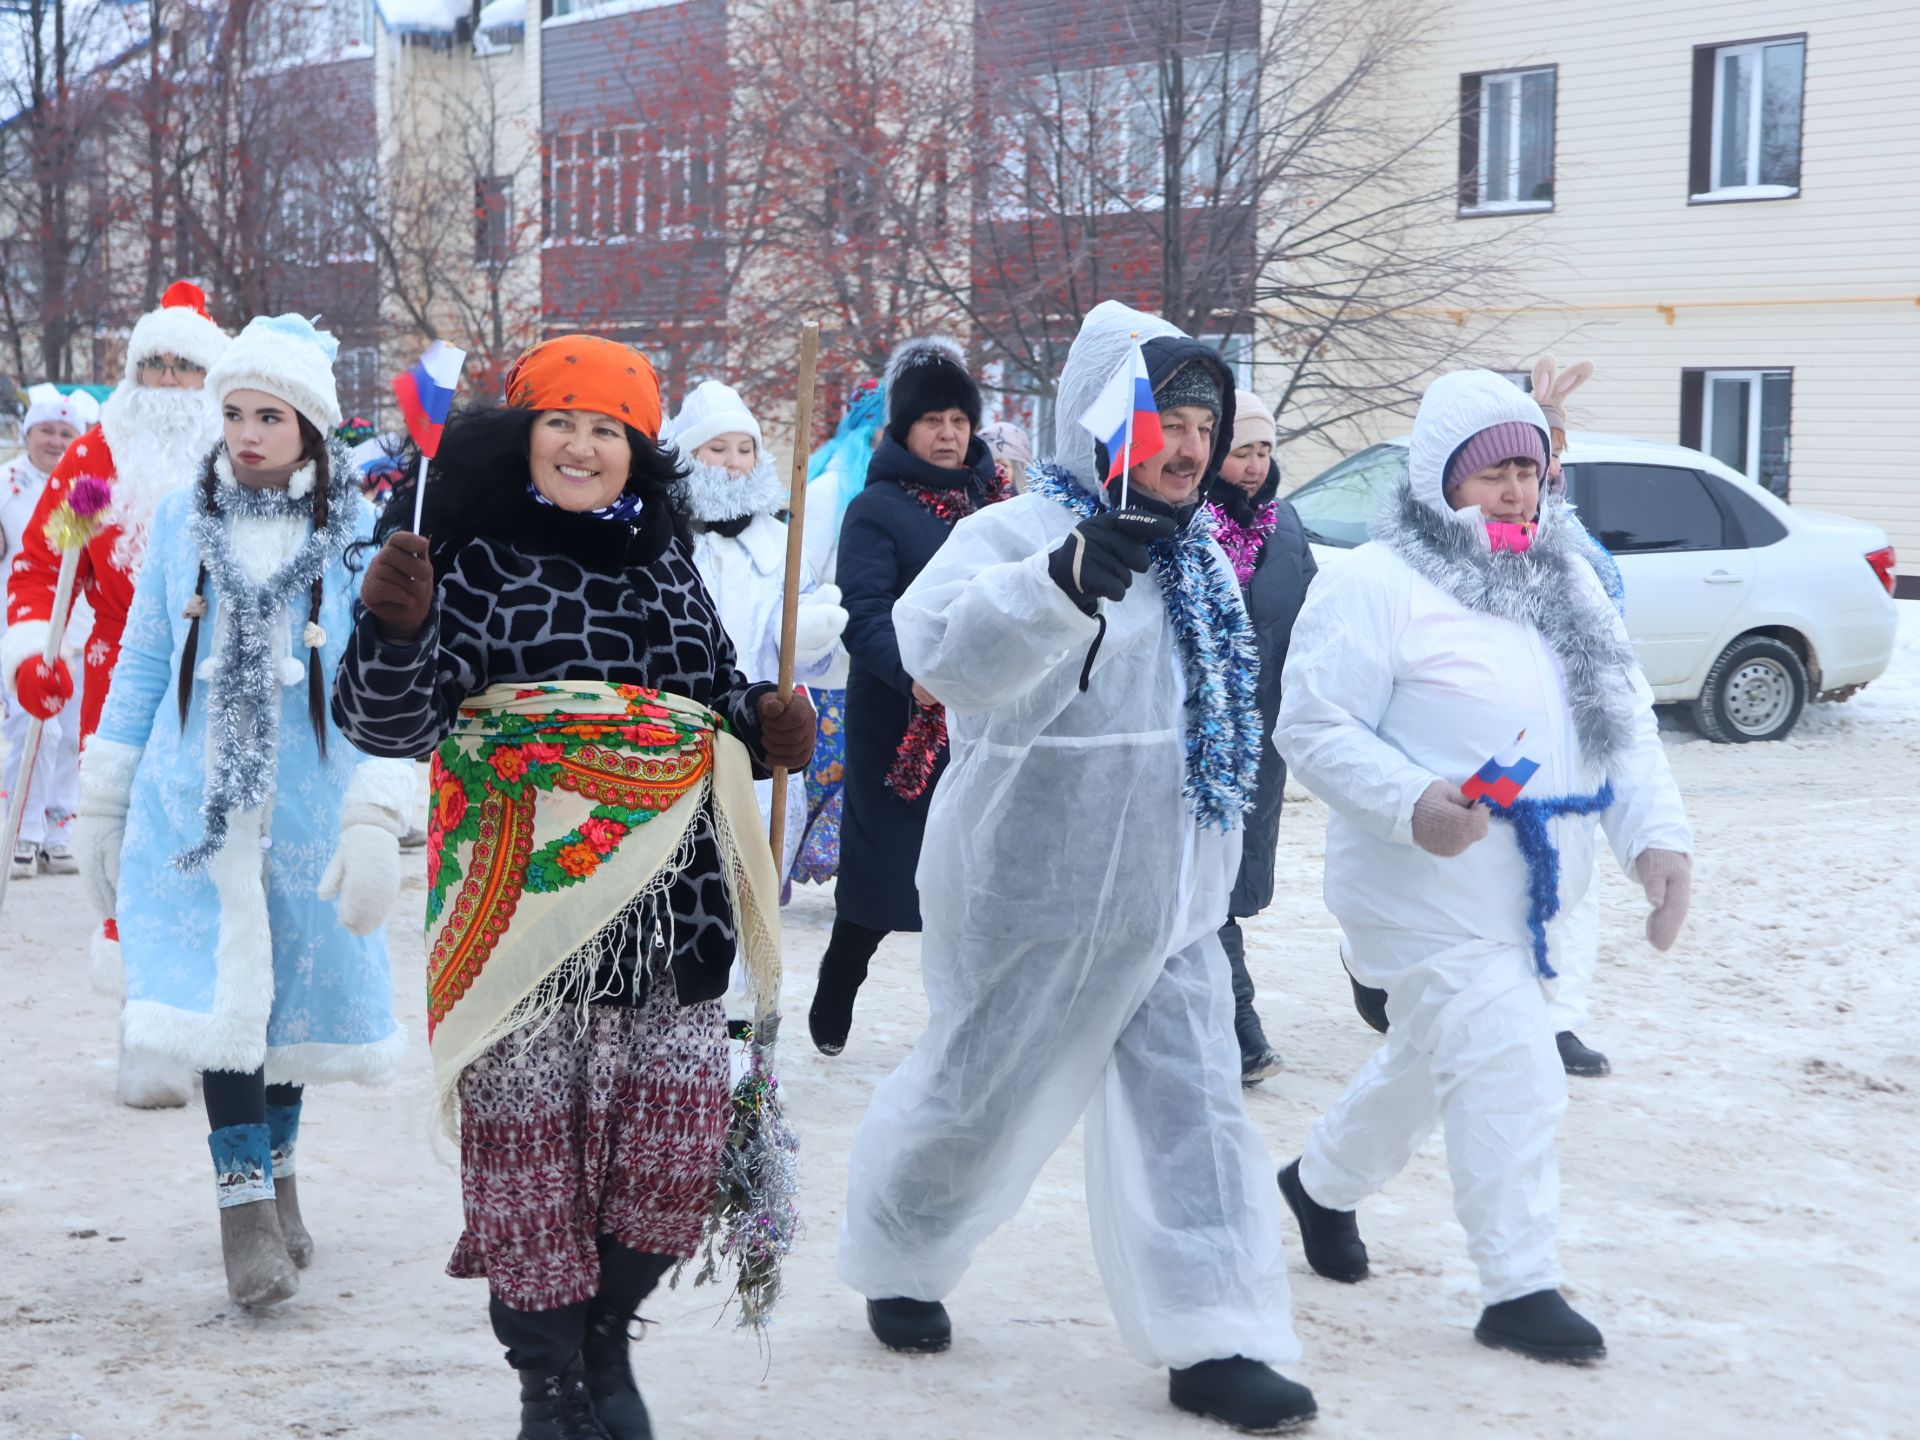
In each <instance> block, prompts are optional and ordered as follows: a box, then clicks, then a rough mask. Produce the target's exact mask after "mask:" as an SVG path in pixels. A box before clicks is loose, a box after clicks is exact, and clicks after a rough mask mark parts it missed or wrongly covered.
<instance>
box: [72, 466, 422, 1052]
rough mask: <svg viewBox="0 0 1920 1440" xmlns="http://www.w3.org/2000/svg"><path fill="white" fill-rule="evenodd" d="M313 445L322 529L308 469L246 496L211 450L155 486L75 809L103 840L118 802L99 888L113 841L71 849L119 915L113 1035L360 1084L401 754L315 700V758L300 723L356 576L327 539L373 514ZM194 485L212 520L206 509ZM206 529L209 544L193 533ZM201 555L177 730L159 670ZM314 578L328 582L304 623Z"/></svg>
mask: <svg viewBox="0 0 1920 1440" xmlns="http://www.w3.org/2000/svg"><path fill="white" fill-rule="evenodd" d="M331 459H332V463H331V465H330V467H329V468H330V469H331V471H332V478H331V481H330V483H329V486H328V498H329V509H330V519H329V523H328V524H327V526H326V527H325V529H324V530H316V529H315V527H314V525H313V521H312V514H313V510H312V500H311V494H312V487H313V481H314V467H312V466H308V467H305V468H303V469H302V470H300V471H298V472H296V474H295V475H294V477H293V482H292V485H291V486H290V488H289V490H288V491H287V492H284V494H282V495H279V496H276V497H274V498H272V499H270V500H263V499H261V498H260V497H261V495H262V494H264V493H265V492H243V491H242V490H241V489H240V487H239V486H238V485H237V484H236V483H235V481H234V480H233V478H232V471H231V469H230V468H228V465H227V461H226V457H225V453H224V451H217V452H216V455H215V458H214V459H213V460H212V461H211V462H210V465H211V468H212V472H213V478H212V479H211V481H209V479H208V477H207V476H206V475H205V474H204V473H203V475H202V477H201V479H200V480H198V481H196V482H195V484H194V485H193V486H191V487H189V488H188V489H186V490H183V491H180V492H177V493H175V494H173V495H170V496H168V497H167V499H166V500H164V501H163V502H161V505H160V507H159V510H158V512H157V513H156V515H155V518H154V523H153V530H152V534H151V538H150V540H149V542H148V549H147V554H146V558H145V562H144V564H143V567H142V570H141V573H140V580H139V584H138V587H137V588H136V590H135V593H134V599H133V607H132V610H131V611H130V612H129V614H128V617H127V627H126V633H125V635H124V637H123V639H122V642H121V650H120V659H119V663H118V665H117V666H116V667H115V669H114V673H113V688H112V690H111V692H110V693H109V695H108V698H107V704H106V709H105V712H104V713H103V715H102V717H101V722H100V730H99V733H98V734H97V735H96V736H94V737H93V740H92V741H91V743H90V744H89V746H88V749H87V761H86V766H85V769H86V771H87V774H86V775H85V776H84V780H85V785H84V789H85V791H86V794H85V795H83V798H82V804H81V810H82V815H83V817H85V821H86V823H87V824H89V825H92V826H94V827H98V828H100V829H104V830H106V831H107V832H108V833H109V836H110V831H111V821H112V812H113V810H114V809H115V803H116V800H118V803H119V807H120V808H121V809H122V811H123V813H124V817H125V818H124V824H125V832H124V843H123V844H121V845H120V847H119V858H118V865H119V873H118V888H117V892H116V891H115V889H114V888H113V883H112V874H113V857H112V855H111V848H112V847H111V845H110V843H108V842H99V841H96V842H83V844H82V850H83V856H82V859H83V864H85V863H86V862H88V861H92V860H95V858H96V856H98V857H100V860H99V862H98V863H96V864H92V865H88V866H87V868H88V872H89V878H90V880H93V883H94V885H95V893H96V898H97V899H99V900H100V901H101V903H103V904H105V903H107V902H109V901H110V902H112V904H113V906H114V912H115V916H116V919H117V921H118V923H119V930H120V946H121V955H122V959H123V961H124V963H125V967H126V984H127V1005H126V1022H125V1023H126V1037H127V1042H128V1043H129V1044H130V1045H135V1046H140V1047H144V1048H149V1049H153V1050H157V1051H160V1052H162V1053H165V1054H168V1055H173V1056H176V1057H178V1058H179V1059H181V1060H183V1061H185V1062H187V1063H188V1064H191V1065H192V1066H194V1067H195V1068H196V1069H201V1070H212V1069H218V1070H237V1071H252V1070H255V1069H257V1068H259V1067H260V1066H261V1065H262V1064H263V1063H264V1064H265V1066H266V1078H267V1080H268V1082H269V1083H280V1082H286V1083H293V1084H305V1083H308V1082H311V1081H319V1080H341V1079H348V1080H358V1081H363V1082H372V1081H378V1080H380V1079H383V1078H385V1077H386V1076H387V1074H388V1073H389V1072H390V1071H391V1070H392V1068H393V1067H394V1065H395V1063H396V1062H397V1061H398V1059H399V1057H400V1055H401V1053H402V1051H403V1050H404V1048H405V1043H406V1037H405V1033H404V1032H403V1031H402V1030H401V1028H400V1027H399V1026H398V1025H397V1024H395V1022H394V1018H393V982H392V977H391V974H390V972H389V969H388V963H387V945H386V938H385V934H384V930H383V929H382V926H383V923H384V920H385V910H386V906H387V905H388V904H390V903H391V900H392V897H393V891H394V889H395V888H397V885H398V860H397V850H396V849H395V846H396V844H397V837H398V835H399V834H400V833H401V831H402V830H403V829H404V828H405V825H406V821H407V817H408V815H409V813H410V811H411V807H412V795H413V771H412V766H411V765H410V764H408V763H407V762H405V761H396V760H376V759H372V758H370V757H368V756H366V755H364V754H362V753H361V752H360V751H358V750H356V749H354V748H353V746H352V745H351V744H350V743H349V742H348V741H347V739H346V737H345V736H343V735H342V734H341V733H340V732H339V730H338V729H336V728H335V727H334V725H333V722H332V719H331V718H330V716H328V715H327V709H328V707H327V706H325V705H323V706H322V707H321V712H322V716H323V723H324V724H325V726H326V734H327V747H326V758H325V759H322V758H321V754H320V749H319V746H318V744H317V743H316V741H315V737H314V732H313V727H312V723H311V721H310V720H309V718H308V684H309V676H308V663H309V651H310V650H316V649H317V651H318V659H319V664H320V674H321V676H322V677H323V679H326V678H330V677H331V676H332V675H333V674H334V672H335V669H336V668H337V666H338V665H339V663H340V656H341V652H342V651H343V650H344V648H345V646H346V643H347V639H348V636H349V635H350V634H351V633H352V628H353V626H352V615H351V609H352V604H353V599H354V597H355V595H356V594H357V593H358V591H359V575H358V573H357V572H354V571H349V570H348V568H347V565H346V563H345V552H346V550H347V547H348V546H349V545H350V544H352V543H353V542H354V541H356V540H363V539H366V538H367V537H368V536H369V535H370V534H371V533H372V529H373V512H372V510H371V508H370V507H369V506H368V505H367V503H366V501H365V500H363V499H362V498H361V497H360V495H359V494H358V492H357V491H356V490H355V489H354V488H353V486H352V484H351V476H352V473H353V472H352V468H351V466H350V465H348V464H347V463H346V459H345V455H344V452H340V451H338V450H337V449H336V451H335V453H334V455H333V456H332V457H331ZM210 483H211V485H212V486H213V487H214V491H215V493H216V494H217V495H218V497H219V502H220V510H221V514H220V515H218V516H210V515H208V513H207V510H206V496H207V493H208V488H209V484H210ZM276 508H277V510H278V511H280V512H283V513H265V512H271V511H274V510H275V509H276ZM250 510H251V511H253V512H257V513H246V512H248V511H250ZM215 529H217V530H218V531H219V532H220V533H221V534H224V536H225V537H226V544H225V546H224V548H222V547H221V546H219V545H217V544H216V545H209V544H207V543H205V542H206V541H207V540H208V539H209V536H210V535H211V534H212V533H213V531H214V530H215ZM209 552H211V553H209ZM203 556H204V557H205V558H206V561H207V571H208V578H207V583H206V586H205V591H204V603H205V613H204V615H203V616H202V619H201V622H200V631H199V636H198V639H197V650H196V660H195V665H194V683H193V691H192V699H191V704H190V706H189V709H188V711H187V717H186V722H185V725H184V726H183V725H182V723H181V720H180V712H179V708H178V697H177V692H176V685H177V684H178V680H179V673H180V664H181V657H182V653H183V651H184V649H185V644H186V639H187V634H188V630H189V628H190V626H191V624H192V615H193V614H194V613H195V611H196V610H198V609H199V608H200V606H199V605H198V604H197V603H196V601H195V586H196V583H197V581H198V578H199V574H200V569H201V564H202V561H203ZM316 573H318V574H322V575H323V576H324V599H323V603H322V606H321V609H320V613H319V616H318V619H317V621H310V620H309V618H308V610H309V597H310V593H311V585H310V581H311V579H312V577H313V575H315V574H316ZM223 592H224V593H223ZM234 593H239V594H241V595H242V596H243V597H244V599H245V602H246V603H241V602H236V601H234V599H233V594H234ZM236 629H237V630H238V631H239V632H240V634H239V635H238V636H236V634H235V631H236ZM233 675H241V676H248V675H250V676H252V677H253V681H254V683H253V685H252V687H251V689H250V690H249V688H248V686H247V685H246V684H245V683H244V682H243V683H240V684H237V685H234V684H229V680H230V677H231V676H233ZM269 676H270V679H269V678H268V677H269ZM210 711H211V712H214V713H215V714H216V715H217V716H219V717H225V723H217V724H215V725H213V726H212V727H211V730H212V732H213V733H216V734H220V735H224V736H226V737H228V738H227V739H226V741H225V750H226V754H225V755H224V756H222V755H221V754H219V753H218V752H217V750H216V749H215V748H212V747H210V744H209V733H210V726H209V714H210ZM210 790H212V791H213V792H214V793H213V798H212V799H211V800H210V798H209V792H210ZM222 797H225V798H226V799H227V800H228V801H230V802H231V803H228V804H225V805H222V804H221V803H220V802H221V798H222ZM222 817H224V819H223V818H222ZM210 819H211V821H212V824H211V825H210V824H209V821H210ZM223 832H224V839H222V838H221V837H222V834H223ZM209 850H210V851H211V852H212V853H211V854H207V853H206V852H207V851H209ZM195 851H197V852H198V857H197V858H196V856H194V855H192V854H190V853H189V852H195ZM343 872H344V881H345V883H344V886H341V885H338V884H336V883H335V882H338V881H340V880H341V878H342V873H343ZM383 872H385V873H383ZM96 874H104V876H105V877H106V879H105V884H104V888H103V887H102V885H101V883H100V882H99V881H98V880H94V879H93V877H94V876H95V875H96ZM323 880H324V881H326V882H328V883H327V884H326V885H324V886H323ZM323 888H324V889H326V891H327V893H328V894H329V895H333V894H335V893H336V892H337V894H338V900H337V903H336V900H334V899H322V898H321V896H320V891H321V890H322V889H323ZM349 925H351V926H352V927H353V930H357V931H368V932H371V933H353V932H352V931H350V930H349V928H348V927H349Z"/></svg>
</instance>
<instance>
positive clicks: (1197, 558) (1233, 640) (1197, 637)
mask: <svg viewBox="0 0 1920 1440" xmlns="http://www.w3.org/2000/svg"><path fill="white" fill-rule="evenodd" d="M1027 473H1028V476H1029V477H1030V485H1031V488H1032V489H1034V490H1036V491H1038V492H1039V493H1040V494H1042V495H1045V496H1046V497H1047V498H1048V499H1050V500H1053V501H1056V502H1057V503H1059V504H1061V505H1064V506H1065V507H1066V508H1067V509H1068V510H1071V511H1072V512H1073V513H1074V514H1076V515H1078V516H1079V517H1080V518H1081V519H1083V520H1086V519H1091V518H1092V517H1093V516H1094V515H1097V514H1098V513H1099V512H1100V510H1101V508H1102V507H1101V504H1100V501H1099V500H1098V499H1097V498H1096V497H1095V496H1094V495H1092V494H1091V493H1090V492H1088V491H1087V490H1086V489H1085V488H1084V487H1083V486H1082V485H1081V484H1080V483H1079V482H1078V481H1077V480H1075V479H1074V478H1073V477H1072V476H1071V475H1069V474H1068V473H1067V472H1066V471H1064V470H1061V469H1058V468H1057V467H1055V466H1051V465H1047V466H1038V467H1033V468H1030V469H1029V470H1028V472H1027ZM1212 538H1213V517H1212V516H1211V514H1209V513H1208V511H1207V509H1206V507H1205V506H1202V507H1201V508H1200V509H1199V510H1198V511H1197V512H1196V513H1195V514H1194V516H1193V518H1192V519H1191V520H1189V521H1188V522H1187V526H1186V528H1185V529H1184V530H1183V531H1181V532H1180V534H1179V535H1178V536H1176V537H1175V538H1174V539H1172V540H1166V541H1162V542H1160V543H1159V544H1157V545H1154V546H1152V547H1150V549H1149V551H1148V553H1149V555H1150V556H1151V557H1152V560H1153V573H1154V575H1155V576H1156V577H1157V578H1158V579H1159V581H1160V594H1161V597H1162V598H1163V599H1164V600H1165V602H1166V607H1167V619H1168V620H1169V621H1170V622H1171V624H1172V625H1173V639H1174V643H1175V644H1176V645H1177V646H1178V647H1179V649H1180V661H1181V666H1182V668H1183V669H1184V671H1185V672H1186V680H1187V701H1186V704H1187V772H1186V783H1185V784H1184V785H1183V786H1182V787H1181V793H1182V794H1183V795H1185V796H1186V798H1187V802H1188V804H1190V805H1191V806H1192V807H1193V813H1194V816H1195V817H1196V818H1197V819H1198V820H1199V821H1200V823H1201V825H1203V826H1209V825H1210V826H1213V827H1214V828H1216V829H1219V830H1221V831H1228V830H1231V829H1233V827H1234V826H1235V825H1237V824H1239V823H1240V819H1241V817H1242V816H1244V815H1245V814H1246V812H1247V811H1248V810H1250V809H1251V808H1252V807H1253V794H1254V784H1255V779H1256V777H1257V776H1258V774H1259V771H1260V746H1261V744H1262V743H1263V742H1264V739H1265V737H1264V735H1263V733H1262V730H1261V725H1260V707H1259V706H1258V705H1257V704H1256V703H1255V699H1254V688H1255V684H1256V682H1257V681H1258V679H1259V675H1260V656H1259V651H1258V649H1257V648H1256V646H1255V644H1254V638H1253V626H1252V624H1251V623H1250V622H1249V621H1248V619H1247V610H1246V606H1245V605H1244V604H1243V603H1242V602H1241V599H1240V586H1239V585H1238V583H1236V582H1235V580H1234V578H1233V575H1232V572H1231V570H1230V568H1229V567H1227V566H1224V565H1221V564H1219V563H1217V562H1216V561H1215V559H1214V547H1213V546H1212V544H1211V543H1210V542H1211V540H1212Z"/></svg>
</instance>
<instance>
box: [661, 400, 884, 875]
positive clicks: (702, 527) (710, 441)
mask: <svg viewBox="0 0 1920 1440" xmlns="http://www.w3.org/2000/svg"><path fill="white" fill-rule="evenodd" d="M665 438H666V439H667V440H670V441H671V442H672V443H673V444H674V446H675V447H677V448H678V450H679V452H680V458H681V462H682V463H683V464H684V465H685V466H686V467H687V470H688V473H687V476H686V478H685V479H684V480H683V481H681V488H682V492H683V494H684V495H685V497H686V506H687V513H688V515H689V516H690V517H691V519H692V522H693V563H694V566H695V568H696V569H698V570H699V572H700V579H701V581H702V582H703V583H704V584H705V585H706V587H707V593H708V594H709V595H711V596H712V597H713V603H714V605H715V607H716V608H717V609H718V610H719V612H720V623H721V624H722V625H723V626H725V627H726V631H727V638H728V639H730V640H731V641H733V650H734V663H735V665H736V667H737V668H738V669H739V671H740V673H741V674H743V675H745V676H746V677H747V679H748V680H750V681H761V680H765V681H774V680H778V679H779V676H780V618H781V607H782V604H783V601H784V599H785V596H786V584H787V526H786V522H785V521H784V520H782V519H781V518H780V517H779V514H778V512H779V511H782V510H784V509H785V508H786V505H787V499H788V495H787V486H786V485H785V484H784V483H783V482H782V481H781V479H780V476H779V474H778V473H776V471H775V470H774V465H773V457H772V456H771V455H769V454H768V453H767V450H766V442H765V441H764V440H763V439H762V437H761V434H760V422H759V421H758V420H756V419H755V418H754V415H753V412H752V411H751V410H749V409H748V408H747V406H746V402H745V401H743V400H742V399H741V398H740V395H739V392H737V391H736V390H734V389H733V388H732V387H731V386H727V385H722V384H721V383H720V382H719V381H718V380H703V381H701V382H700V384H698V385H696V386H695V387H694V388H693V390H692V391H691V392H689V393H688V395H687V398H686V399H685V400H684V401H683V402H681V406H680V413H679V414H678V415H676V416H674V417H673V422H672V426H671V428H670V429H669V430H668V432H667V434H666V436H665ZM819 523H820V524H822V525H831V523H832V520H831V518H830V517H826V516H822V517H819ZM846 628H847V612H846V611H845V610H844V609H843V608H841V605H840V591H839V589H838V588H837V587H836V586H833V585H829V584H822V583H820V582H819V581H818V580H817V579H816V577H815V576H814V574H813V573H812V570H811V569H810V568H807V569H804V570H803V573H802V574H801V577H800V612H799V616H798V620H797V622H796V627H795V631H794V647H793V648H794V658H793V678H794V683H796V684H799V685H806V686H808V687H810V688H811V687H812V686H814V685H816V684H824V685H826V686H828V687H830V688H837V687H839V686H844V685H845V684H846V659H847V652H846V649H845V648H844V647H843V646H842V645H841V644H840V634H841V632H842V631H843V630H845V629H846ZM754 789H755V791H756V792H758V794H759V796H760V809H761V812H762V814H764V815H766V816H768V817H769V819H770V818H771V816H772V813H773V782H772V781H771V780H760V781H756V782H755V784H754ZM806 828H807V794H806V776H804V775H801V774H792V775H789V776H788V777H787V833H786V844H785V847H784V849H783V852H782V855H781V866H780V880H781V884H782V885H783V886H784V885H785V884H786V882H787V877H788V875H789V874H790V873H791V871H792V869H793V861H794V857H795V855H796V854H797V853H798V851H799V849H800V841H801V838H802V837H803V835H804V834H805V833H806Z"/></svg>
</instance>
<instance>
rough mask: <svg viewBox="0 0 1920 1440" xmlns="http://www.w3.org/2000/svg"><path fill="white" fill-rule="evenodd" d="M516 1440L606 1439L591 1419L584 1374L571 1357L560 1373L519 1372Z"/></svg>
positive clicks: (591, 1403)
mask: <svg viewBox="0 0 1920 1440" xmlns="http://www.w3.org/2000/svg"><path fill="white" fill-rule="evenodd" d="M519 1374H520V1436H519V1440H609V1437H608V1434H607V1431H606V1428H605V1427H604V1426H602V1425H601V1423H600V1422H599V1421H598V1420H597V1419H595V1418H594V1414H593V1396H592V1395H591V1394H589V1393H588V1391H587V1375H586V1371H585V1370H584V1369H582V1368H581V1365H580V1357H579V1356H578V1355H576V1356H574V1357H573V1359H572V1360H571V1361H569V1362H568V1363H567V1365H566V1368H564V1369H561V1370H522V1371H520V1372H519Z"/></svg>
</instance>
